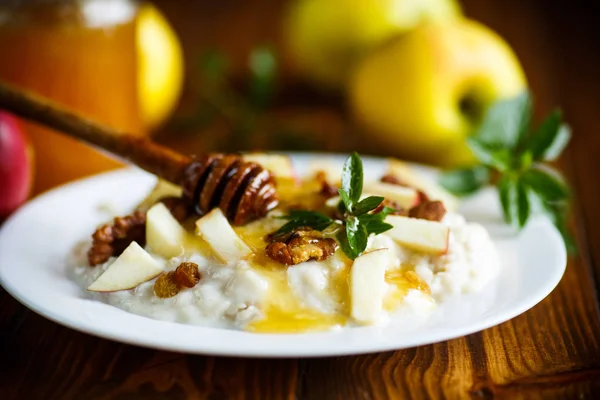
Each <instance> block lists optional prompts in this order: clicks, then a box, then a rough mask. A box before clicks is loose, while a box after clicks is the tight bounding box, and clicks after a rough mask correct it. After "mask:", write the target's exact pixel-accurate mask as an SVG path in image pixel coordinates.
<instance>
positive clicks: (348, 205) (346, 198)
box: [338, 189, 354, 214]
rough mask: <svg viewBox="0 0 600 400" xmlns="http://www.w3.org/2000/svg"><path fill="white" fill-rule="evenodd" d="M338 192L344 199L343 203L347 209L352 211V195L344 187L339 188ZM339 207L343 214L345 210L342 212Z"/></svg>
mask: <svg viewBox="0 0 600 400" xmlns="http://www.w3.org/2000/svg"><path fill="white" fill-rule="evenodd" d="M338 194H339V195H340V198H341V199H342V201H341V204H343V205H344V206H345V209H346V210H348V211H350V212H352V211H353V209H354V207H353V204H352V199H350V195H349V194H348V192H346V191H345V190H344V189H338ZM338 209H339V210H340V212H341V213H342V214H344V212H342V210H341V209H340V208H339V207H338Z"/></svg>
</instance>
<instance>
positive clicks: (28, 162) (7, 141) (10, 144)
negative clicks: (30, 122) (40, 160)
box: [0, 111, 33, 219]
mask: <svg viewBox="0 0 600 400" xmlns="http://www.w3.org/2000/svg"><path fill="white" fill-rule="evenodd" d="M32 159H33V158H32V154H31V148H30V147H29V143H28V141H27V137H26V136H25V132H24V131H23V128H22V127H21V125H20V124H19V122H18V121H17V119H16V118H15V117H13V116H12V115H10V114H7V113H5V112H2V111H0V219H1V218H3V217H6V216H7V215H8V214H10V213H11V212H13V211H14V210H15V209H17V207H19V206H20V205H21V204H23V203H24V202H25V201H26V200H27V197H28V196H29V192H30V190H31V185H32V183H33V179H32V172H33V169H32Z"/></svg>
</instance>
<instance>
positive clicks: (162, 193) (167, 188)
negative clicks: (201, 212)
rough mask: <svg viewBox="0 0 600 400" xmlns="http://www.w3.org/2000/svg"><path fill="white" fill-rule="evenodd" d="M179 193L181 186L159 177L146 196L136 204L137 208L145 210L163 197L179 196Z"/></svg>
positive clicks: (180, 192)
mask: <svg viewBox="0 0 600 400" xmlns="http://www.w3.org/2000/svg"><path fill="white" fill-rule="evenodd" d="M181 194H182V190H181V187H179V186H177V185H175V184H173V183H171V182H167V181H164V180H162V179H159V180H158V181H156V185H154V188H152V190H151V191H150V193H149V194H148V196H146V198H145V199H144V200H142V202H141V203H140V204H139V205H138V206H137V209H138V210H142V211H146V210H148V209H149V208H150V207H152V206H153V205H154V204H156V203H158V202H159V201H160V200H161V199H164V198H165V197H181Z"/></svg>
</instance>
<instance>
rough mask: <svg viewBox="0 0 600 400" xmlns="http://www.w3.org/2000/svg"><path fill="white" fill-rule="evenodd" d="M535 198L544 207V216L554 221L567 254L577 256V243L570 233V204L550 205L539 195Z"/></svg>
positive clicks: (534, 195)
mask: <svg viewBox="0 0 600 400" xmlns="http://www.w3.org/2000/svg"><path fill="white" fill-rule="evenodd" d="M532 196H533V197H536V198H537V199H538V201H539V204H541V205H542V212H543V214H544V215H545V216H546V217H548V218H549V219H550V221H552V223H553V224H554V226H556V229H557V230H558V232H559V233H560V234H561V236H562V238H563V241H564V243H565V247H566V248H567V252H568V253H569V254H571V255H575V254H577V250H578V248H577V242H576V241H575V238H574V237H573V235H572V234H571V232H570V231H569V227H568V223H567V216H568V204H567V203H548V202H545V201H544V199H543V198H541V197H540V196H539V194H538V193H535V192H534V193H532Z"/></svg>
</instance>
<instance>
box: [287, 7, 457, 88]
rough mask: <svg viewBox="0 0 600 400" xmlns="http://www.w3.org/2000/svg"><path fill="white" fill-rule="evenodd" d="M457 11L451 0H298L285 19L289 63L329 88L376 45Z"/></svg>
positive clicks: (343, 79) (340, 82)
mask: <svg viewBox="0 0 600 400" xmlns="http://www.w3.org/2000/svg"><path fill="white" fill-rule="evenodd" d="M460 15H461V11H460V7H459V5H458V3H457V2H456V1H455V0H370V1H365V0H296V1H294V2H293V3H292V4H291V6H290V8H289V10H288V13H287V16H286V18H285V20H284V31H285V40H286V42H287V48H288V51H289V53H290V54H289V55H290V58H291V65H292V67H293V68H295V69H297V72H298V73H299V74H300V75H302V76H304V77H306V78H309V79H310V80H312V81H314V82H315V83H316V84H318V85H321V86H323V87H325V88H328V89H339V88H341V87H342V86H343V85H344V83H345V82H346V80H347V78H348V76H349V74H350V73H351V71H352V69H353V67H354V66H355V65H356V62H357V61H359V60H360V59H361V58H362V57H363V56H364V55H365V54H366V53H367V52H369V51H370V50H372V49H373V48H374V47H376V46H377V45H379V44H380V43H382V42H383V41H385V40H386V39H388V38H390V37H391V36H394V35H396V34H399V33H403V32H406V31H408V30H410V29H413V28H414V27H415V26H417V25H418V24H420V23H423V22H426V21H440V20H448V19H454V18H456V17H458V16H460Z"/></svg>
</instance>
